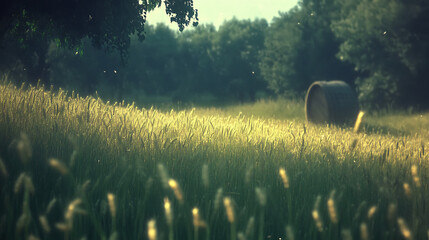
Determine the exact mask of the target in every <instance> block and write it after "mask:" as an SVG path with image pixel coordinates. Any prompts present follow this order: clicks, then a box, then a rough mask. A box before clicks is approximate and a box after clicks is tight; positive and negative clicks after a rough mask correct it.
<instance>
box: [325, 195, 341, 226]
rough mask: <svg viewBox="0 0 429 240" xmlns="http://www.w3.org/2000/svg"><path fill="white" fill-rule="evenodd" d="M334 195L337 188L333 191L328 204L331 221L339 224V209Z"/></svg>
mask: <svg viewBox="0 0 429 240" xmlns="http://www.w3.org/2000/svg"><path fill="white" fill-rule="evenodd" d="M334 195H335V190H333V191H332V192H331V194H330V196H329V199H328V202H327V205H328V213H329V218H330V219H331V222H332V223H335V224H337V223H338V215H337V209H336V207H335V200H334Z"/></svg>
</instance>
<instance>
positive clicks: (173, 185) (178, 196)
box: [168, 179, 184, 204]
mask: <svg viewBox="0 0 429 240" xmlns="http://www.w3.org/2000/svg"><path fill="white" fill-rule="evenodd" d="M168 185H169V186H170V188H171V189H173V192H174V196H175V197H176V199H177V200H178V201H179V203H180V204H183V203H184V200H183V194H182V190H181V189H180V186H179V184H178V183H177V181H176V180H174V179H170V180H168Z"/></svg>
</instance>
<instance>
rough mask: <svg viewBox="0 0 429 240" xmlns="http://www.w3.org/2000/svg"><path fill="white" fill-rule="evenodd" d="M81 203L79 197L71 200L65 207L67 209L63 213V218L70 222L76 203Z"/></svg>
mask: <svg viewBox="0 0 429 240" xmlns="http://www.w3.org/2000/svg"><path fill="white" fill-rule="evenodd" d="M81 203H82V200H81V199H80V198H77V199H75V200H73V201H72V202H71V203H70V204H69V205H68V207H67V211H66V213H65V215H64V218H65V219H66V220H67V221H70V222H71V220H72V219H73V215H74V213H75V210H76V207H77V205H79V204H81Z"/></svg>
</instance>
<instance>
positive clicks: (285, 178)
mask: <svg viewBox="0 0 429 240" xmlns="http://www.w3.org/2000/svg"><path fill="white" fill-rule="evenodd" d="M279 174H280V177H281V178H282V181H283V186H284V187H285V188H289V178H288V176H287V173H286V170H285V169H284V168H280V170H279Z"/></svg>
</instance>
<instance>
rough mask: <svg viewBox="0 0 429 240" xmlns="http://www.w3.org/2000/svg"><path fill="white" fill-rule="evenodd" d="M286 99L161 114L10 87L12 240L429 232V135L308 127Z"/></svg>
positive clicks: (5, 165) (7, 144) (7, 196)
mask: <svg viewBox="0 0 429 240" xmlns="http://www.w3.org/2000/svg"><path fill="white" fill-rule="evenodd" d="M282 101H283V100H281V101H274V100H266V101H260V102H257V103H255V104H249V105H246V104H245V105H240V106H236V107H229V108H228V107H227V108H225V109H199V108H198V109H189V110H186V111H174V110H172V111H168V112H161V111H158V110H156V109H154V108H151V109H140V108H137V107H135V106H134V105H128V104H125V103H114V104H111V103H108V102H107V103H106V102H104V101H103V100H101V99H99V98H91V97H86V98H82V97H79V96H76V94H74V93H66V92H64V91H62V90H59V91H58V92H57V93H53V92H52V91H45V90H44V89H43V88H41V87H28V88H26V87H21V88H16V87H14V86H13V85H12V84H3V85H0V132H1V133H2V138H1V139H0V154H1V157H2V162H1V164H0V167H1V169H0V170H1V171H0V173H1V174H2V182H1V185H0V187H1V190H2V195H1V201H2V203H4V204H5V205H7V206H9V207H7V208H1V210H0V214H1V215H2V219H6V220H5V221H2V222H0V224H1V226H0V229H2V230H1V231H3V232H1V233H0V236H5V237H6V239H28V238H29V237H30V236H33V237H38V238H43V239H80V238H82V237H86V238H87V239H108V238H109V239H147V238H149V239H195V238H198V239H236V238H238V239H266V238H267V237H268V236H270V237H271V238H273V239H279V238H282V239H285V238H286V236H288V238H291V236H292V237H293V238H295V239H344V238H347V237H349V236H352V237H353V239H361V237H362V236H364V235H365V234H368V236H369V239H398V238H400V237H401V236H402V237H406V238H407V237H408V236H411V237H412V238H414V239H425V238H427V231H428V227H429V219H428V218H427V216H429V210H428V209H427V208H426V207H425V206H427V204H429V193H428V191H427V190H428V189H427V188H428V183H429V181H428V173H429V171H428V170H429V168H428V166H427V161H428V156H429V155H428V153H427V149H428V147H429V146H428V145H429V144H428V142H427V138H426V137H425V135H420V134H404V135H399V136H398V135H393V134H377V132H376V131H368V129H365V126H364V129H363V131H360V132H357V133H356V132H354V131H353V128H338V127H334V126H331V127H328V126H315V125H308V124H306V123H305V122H304V120H303V119H302V118H300V117H297V116H298V115H299V113H298V112H302V107H300V106H302V103H299V102H292V103H291V102H287V101H286V100H284V102H282ZM300 109H301V110H300ZM237 111H239V112H238V113H237ZM282 112H285V113H284V115H281V116H280V115H278V114H281V113H282ZM252 115H253V116H252ZM302 115H303V113H302ZM276 116H277V118H276ZM294 116H295V117H294ZM272 117H273V118H272ZM363 121H364V124H366V123H365V121H366V120H365V117H364V120H363ZM374 129H375V128H374ZM22 174H24V175H22ZM19 176H21V177H19ZM416 179H418V181H417V180H416ZM30 183H31V184H30ZM22 186H23V187H22ZM32 186H33V187H32ZM15 189H18V191H16V190H15ZM54 199H55V203H54V206H51V204H50V203H51V202H52V201H53V200H54ZM167 203H168V204H167ZM167 208H168V211H167ZM195 209H196V210H195ZM374 209H375V210H374ZM39 216H40V217H39ZM42 219H43V220H42ZM3 229H4V230H3ZM286 239H287V238H286Z"/></svg>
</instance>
